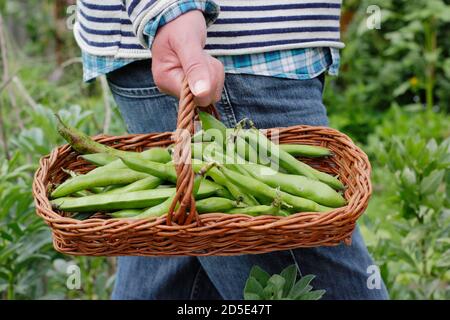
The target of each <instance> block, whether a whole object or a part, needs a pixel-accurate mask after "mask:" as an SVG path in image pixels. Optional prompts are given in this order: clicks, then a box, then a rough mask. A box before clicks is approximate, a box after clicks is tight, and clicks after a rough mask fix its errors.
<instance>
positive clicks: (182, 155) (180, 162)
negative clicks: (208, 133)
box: [167, 78, 219, 225]
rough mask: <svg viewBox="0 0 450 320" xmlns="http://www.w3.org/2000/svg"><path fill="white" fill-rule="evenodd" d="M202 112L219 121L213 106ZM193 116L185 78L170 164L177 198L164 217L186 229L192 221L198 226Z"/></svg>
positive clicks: (193, 107) (191, 96) (193, 112)
mask: <svg viewBox="0 0 450 320" xmlns="http://www.w3.org/2000/svg"><path fill="white" fill-rule="evenodd" d="M203 109H204V111H207V112H209V113H211V114H213V115H214V116H215V117H217V118H219V116H218V112H217V110H216V108H215V107H214V106H213V105H210V106H208V107H206V108H203ZM196 115H197V108H196V106H195V104H194V95H193V94H192V92H191V90H190V89H189V84H188V81H187V79H186V78H185V79H184V80H183V84H182V88H181V93H180V100H179V105H178V118H177V130H176V131H175V132H174V134H173V140H174V142H175V147H174V152H173V160H174V163H175V169H176V172H177V185H176V194H175V198H174V199H173V202H172V204H171V206H170V208H169V212H168V214H167V225H172V223H176V224H178V225H186V224H190V223H192V221H193V220H194V219H195V221H196V222H197V225H200V219H199V216H198V212H197V210H196V208H195V199H194V196H193V194H192V190H193V188H194V171H193V170H192V162H191V136H192V135H193V134H194V120H195V117H196Z"/></svg>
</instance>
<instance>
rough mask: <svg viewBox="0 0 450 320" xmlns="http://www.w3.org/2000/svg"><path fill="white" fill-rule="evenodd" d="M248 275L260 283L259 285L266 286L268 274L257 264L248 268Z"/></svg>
mask: <svg viewBox="0 0 450 320" xmlns="http://www.w3.org/2000/svg"><path fill="white" fill-rule="evenodd" d="M250 277H253V278H255V279H256V280H258V282H259V283H260V284H261V286H263V287H264V286H266V284H267V281H269V278H270V275H269V274H268V273H267V272H266V271H264V270H263V269H261V268H260V267H259V266H253V268H252V269H251V270H250Z"/></svg>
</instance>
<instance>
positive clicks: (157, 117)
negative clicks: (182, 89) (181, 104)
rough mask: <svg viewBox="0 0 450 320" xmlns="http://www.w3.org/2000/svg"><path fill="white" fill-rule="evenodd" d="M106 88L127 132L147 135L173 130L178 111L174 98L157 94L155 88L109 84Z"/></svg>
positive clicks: (158, 92) (157, 91)
mask: <svg viewBox="0 0 450 320" xmlns="http://www.w3.org/2000/svg"><path fill="white" fill-rule="evenodd" d="M130 84H133V82H131V83H130ZM109 87H110V88H111V92H112V94H113V97H114V100H115V101H116V103H117V105H118V106H119V110H120V113H121V115H122V117H123V119H124V121H125V123H126V126H127V129H128V132H130V133H149V132H166V131H174V130H175V128H176V122H177V108H178V102H177V99H176V98H174V97H171V96H168V95H166V94H164V93H161V92H160V91H159V90H158V88H157V87H156V86H148V87H142V88H140V87H122V86H118V85H116V84H115V83H113V82H112V81H109Z"/></svg>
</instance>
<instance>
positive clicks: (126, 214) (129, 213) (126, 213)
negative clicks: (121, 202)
mask: <svg viewBox="0 0 450 320" xmlns="http://www.w3.org/2000/svg"><path fill="white" fill-rule="evenodd" d="M144 211H145V210H144V209H124V210H119V211H115V212H111V213H108V214H109V215H110V216H111V217H113V218H132V217H135V216H138V215H140V214H141V213H142V212H144Z"/></svg>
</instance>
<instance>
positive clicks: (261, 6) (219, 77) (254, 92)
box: [74, 0, 388, 299]
mask: <svg viewBox="0 0 450 320" xmlns="http://www.w3.org/2000/svg"><path fill="white" fill-rule="evenodd" d="M77 5H78V7H77V9H78V10H77V22H76V24H75V28H74V35H75V38H76V40H77V43H78V44H79V46H80V47H81V50H82V57H83V70H84V73H83V74H84V80H85V81H91V80H93V79H95V78H96V77H97V76H99V75H102V74H106V76H107V80H108V83H109V86H110V89H111V91H112V94H113V96H114V99H115V101H116V102H117V104H118V106H119V108H120V112H121V115H122V116H123V118H124V120H125V122H126V125H127V128H128V131H129V132H131V133H146V132H158V131H173V130H174V129H175V126H176V117H177V96H178V95H179V93H180V88H181V84H182V81H183V79H184V78H185V77H186V78H187V80H188V84H189V88H190V90H191V91H192V93H193V94H194V96H195V103H196V104H197V105H198V106H207V105H209V104H211V103H214V104H215V106H216V108H217V110H218V111H219V113H220V116H221V120H222V121H223V122H224V123H225V124H226V125H227V126H229V127H232V126H234V125H235V124H236V123H237V122H238V121H239V120H241V119H243V118H249V119H252V120H253V121H254V123H255V125H256V126H257V127H258V128H269V127H282V126H290V125H298V124H307V125H320V126H326V125H328V119H327V115H326V109H325V106H324V105H323V102H322V93H323V88H324V76H325V73H328V74H331V75H336V74H337V71H338V66H339V49H340V48H342V47H343V46H344V44H343V43H342V42H341V41H340V36H339V34H340V31H339V19H340V9H341V1H340V0H320V1H318V0H277V1H270V0H258V1H256V0H254V1H242V0H214V1H212V0H102V1H100V0H89V1H88V0H78V3H77ZM352 238H353V240H352V244H351V245H350V246H346V245H339V246H336V247H315V248H300V249H296V250H286V251H277V252H272V253H267V254H260V255H239V256H229V257H219V256H208V257H188V256H182V257H171V258H167V257H119V258H118V271H117V278H116V282H115V287H114V290H113V294H112V298H113V299H242V298H243V288H244V286H245V281H246V279H247V277H248V275H249V272H250V269H251V268H252V267H253V266H254V265H258V266H260V267H261V268H263V269H264V270H266V271H267V272H269V273H270V274H274V273H279V272H280V271H281V270H282V269H284V268H285V267H287V266H288V265H291V264H295V265H296V266H297V268H298V271H299V272H300V274H301V275H306V274H315V275H316V278H315V280H314V281H313V283H312V285H313V286H314V288H315V289H325V290H326V294H325V296H324V298H325V299H386V298H388V295H387V291H386V288H385V286H384V284H383V283H382V281H381V282H379V283H380V286H378V287H376V288H374V289H373V288H372V286H368V284H367V283H368V279H369V276H371V275H372V274H371V273H368V271H367V270H369V269H368V268H369V267H370V266H372V265H373V264H374V262H373V261H372V259H371V257H370V255H369V253H368V251H367V249H366V246H365V244H364V241H363V239H362V237H361V234H360V232H359V230H358V228H356V229H355V231H354V233H353V237H352ZM372 268H373V267H372ZM372 276H373V275H372Z"/></svg>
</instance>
